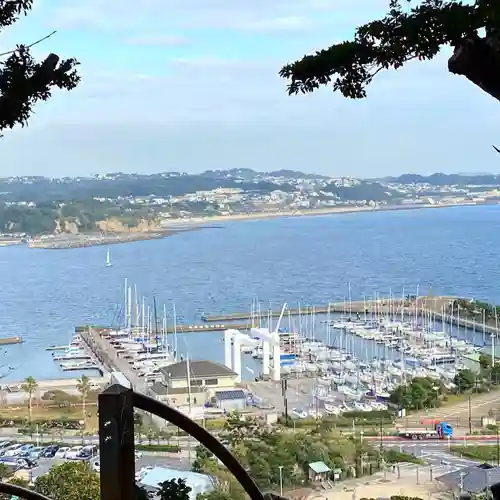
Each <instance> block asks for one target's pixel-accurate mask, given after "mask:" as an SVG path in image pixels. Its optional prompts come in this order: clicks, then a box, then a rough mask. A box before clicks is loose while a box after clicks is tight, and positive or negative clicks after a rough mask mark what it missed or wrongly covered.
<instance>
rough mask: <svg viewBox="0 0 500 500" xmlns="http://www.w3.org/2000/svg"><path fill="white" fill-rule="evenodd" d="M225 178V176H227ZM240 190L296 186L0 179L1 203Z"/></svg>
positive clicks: (206, 180)
mask: <svg viewBox="0 0 500 500" xmlns="http://www.w3.org/2000/svg"><path fill="white" fill-rule="evenodd" d="M226 174H227V173H226ZM220 187H223V188H240V189H243V190H245V191H256V192H261V193H269V192H271V191H274V190H276V189H280V190H282V191H294V190H295V186H291V185H288V184H282V185H280V184H276V183H273V182H270V181H266V180H254V181H241V180H238V179H235V178H232V177H231V176H229V177H228V176H227V175H224V174H222V173H221V172H218V173H216V172H214V173H213V174H212V175H209V173H207V172H205V173H203V174H201V175H194V174H172V173H166V174H153V175H145V174H144V175H139V174H120V173H116V174H109V176H108V177H106V178H75V179H72V178H65V179H48V178H45V177H33V178H29V179H27V178H23V179H17V180H12V179H0V201H6V202H18V201H33V202H35V203H40V202H52V201H55V200H57V201H72V200H87V199H90V198H92V197H101V198H110V199H115V198H118V197H125V196H136V197H137V196H139V197H140V196H149V195H155V196H157V197H167V196H182V195H184V194H187V193H194V192H196V191H210V190H212V189H216V188H220Z"/></svg>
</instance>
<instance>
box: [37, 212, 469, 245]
mask: <svg viewBox="0 0 500 500" xmlns="http://www.w3.org/2000/svg"><path fill="white" fill-rule="evenodd" d="M475 205H478V204H477V203H475V202H460V203H442V204H430V203H429V204H421V205H417V204H413V205H386V206H382V207H328V208H319V209H302V210H281V211H275V212H274V211H273V212H252V213H248V214H231V215H214V216H210V217H189V218H183V219H164V220H162V221H161V229H158V230H156V231H145V232H140V231H137V232H130V233H112V234H108V235H103V234H97V233H95V234H76V235H68V234H64V235H59V236H56V237H53V238H47V239H42V240H35V241H32V242H30V243H29V247H30V248H45V249H69V248H82V247H88V246H95V245H113V244H119V243H130V242H134V241H142V240H151V239H158V238H166V237H168V236H174V235H175V234H178V233H180V232H184V231H193V230H197V229H209V228H210V225H211V226H214V227H221V224H224V223H225V222H232V221H245V220H262V219H276V218H281V217H314V216H321V215H342V214H353V213H363V212H370V213H372V212H373V213H374V212H389V211H402V210H421V209H427V208H449V207H457V206H475Z"/></svg>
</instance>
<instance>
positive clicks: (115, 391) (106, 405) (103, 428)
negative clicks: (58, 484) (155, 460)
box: [21, 384, 264, 500]
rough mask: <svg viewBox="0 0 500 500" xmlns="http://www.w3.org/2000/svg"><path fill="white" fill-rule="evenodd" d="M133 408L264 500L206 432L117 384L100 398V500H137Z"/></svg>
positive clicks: (237, 464) (248, 492) (236, 463)
mask: <svg viewBox="0 0 500 500" xmlns="http://www.w3.org/2000/svg"><path fill="white" fill-rule="evenodd" d="M134 408H138V409H140V410H143V411H146V412H149V413H152V414H154V415H157V416H158V417H160V418H163V419H165V420H167V421H168V422H170V423H172V424H173V425H175V426H177V427H179V428H180V429H182V430H183V431H185V432H186V433H188V434H189V435H191V436H192V437H194V438H195V439H197V440H198V441H199V442H200V443H201V444H202V445H204V446H205V447H206V448H207V449H208V450H210V451H211V452H212V453H213V454H214V455H215V456H216V457H217V458H218V459H219V460H220V461H221V462H222V463H223V464H224V465H225V466H226V467H227V468H228V470H229V471H230V472H231V473H232V474H233V475H234V477H235V478H236V479H237V481H238V482H239V483H240V484H241V486H242V487H243V488H244V489H245V491H246V493H247V494H248V496H249V497H250V498H251V499H252V500H264V495H263V493H262V492H261V491H260V490H259V488H258V487H257V485H256V484H255V482H254V481H253V479H252V478H251V477H250V476H249V475H248V473H247V472H246V471H245V469H244V468H243V466H242V465H241V464H240V463H239V462H238V460H236V458H235V457H234V456H233V455H232V454H231V453H230V452H229V450H228V449H227V448H226V447H225V446H224V445H223V444H222V443H221V442H220V441H219V440H218V439H217V438H215V437H214V436H213V435H212V434H210V433H209V432H208V431H207V430H205V429H204V428H203V427H201V426H199V425H198V424H197V423H196V422H193V421H192V420H191V419H190V418H188V417H187V416H186V415H183V414H182V413H180V412H178V411H177V410H175V409H174V408H171V407H170V406H167V405H165V404H163V403H160V402H159V401H156V400H154V399H152V398H150V397H148V396H145V395H143V394H139V393H137V392H134V391H133V390H132V389H127V388H126V387H123V386H121V385H118V384H114V385H112V386H110V387H108V388H107V389H106V390H105V391H104V392H102V393H101V394H99V446H100V477H101V500H136V484H135V455H134V446H135V445H134ZM21 496H22V495H21ZM25 498H33V499H35V498H43V497H39V496H36V497H26V496H25Z"/></svg>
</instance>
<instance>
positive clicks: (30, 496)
mask: <svg viewBox="0 0 500 500" xmlns="http://www.w3.org/2000/svg"><path fill="white" fill-rule="evenodd" d="M0 493H6V494H7V495H12V496H16V497H20V498H26V499H27V500H50V498H48V497H46V496H45V495H41V494H40V493H37V492H36V491H33V490H28V489H26V488H23V487H22V486H18V485H17V484H11V483H4V482H3V481H0Z"/></svg>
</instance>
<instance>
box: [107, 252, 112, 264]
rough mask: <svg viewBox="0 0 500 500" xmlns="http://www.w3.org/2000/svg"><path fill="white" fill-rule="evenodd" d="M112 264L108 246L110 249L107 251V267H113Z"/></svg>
mask: <svg viewBox="0 0 500 500" xmlns="http://www.w3.org/2000/svg"><path fill="white" fill-rule="evenodd" d="M111 266H112V264H111V257H110V255H109V248H108V251H107V253H106V267H111Z"/></svg>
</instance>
